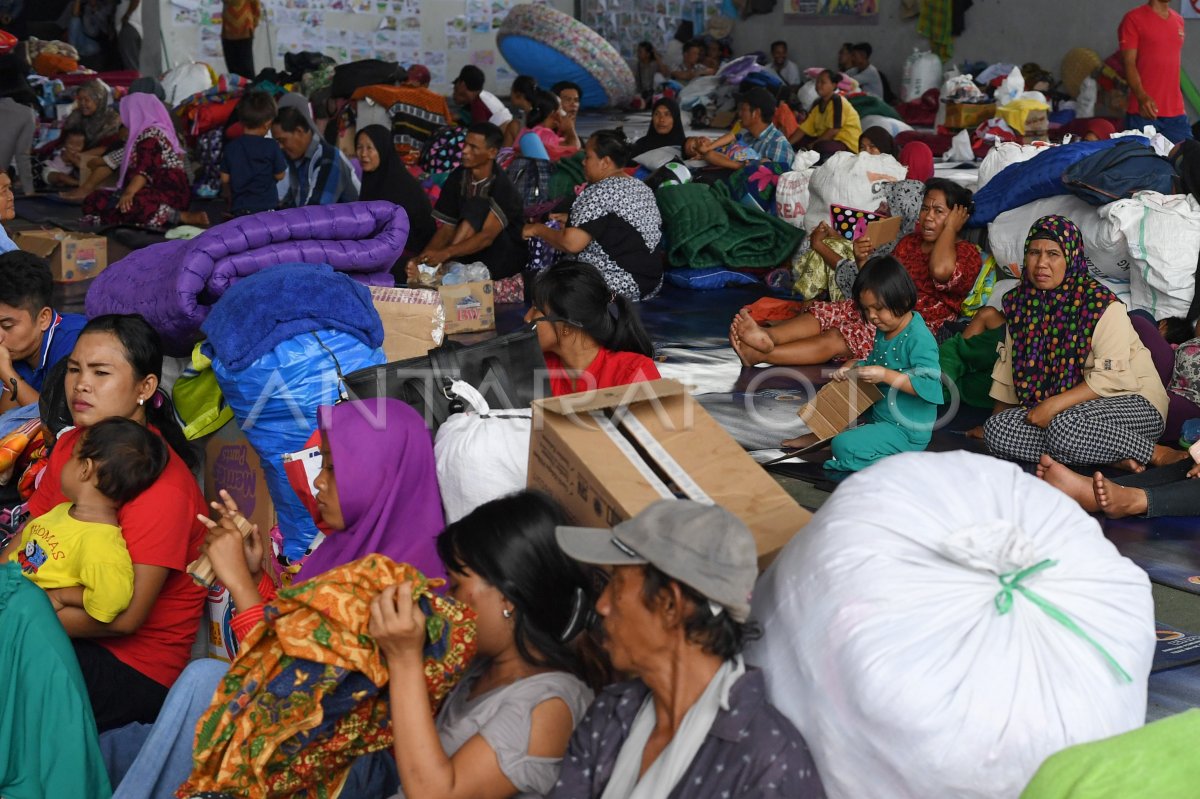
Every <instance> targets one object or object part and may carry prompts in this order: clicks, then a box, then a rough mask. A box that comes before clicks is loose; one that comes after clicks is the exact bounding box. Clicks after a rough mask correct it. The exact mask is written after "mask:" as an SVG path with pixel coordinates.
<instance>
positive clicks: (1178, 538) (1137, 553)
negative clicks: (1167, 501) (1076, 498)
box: [1101, 516, 1200, 594]
mask: <svg viewBox="0 0 1200 799" xmlns="http://www.w3.org/2000/svg"><path fill="white" fill-rule="evenodd" d="M1101 525H1102V526H1103V528H1104V536H1105V537H1106V538H1108V540H1110V541H1112V542H1113V543H1114V544H1116V547H1117V550H1118V551H1119V552H1120V553H1121V554H1122V555H1124V556H1125V557H1127V558H1129V559H1130V560H1132V561H1133V562H1134V563H1136V564H1137V565H1138V566H1141V567H1142V568H1143V569H1145V570H1146V573H1147V574H1149V575H1150V579H1151V580H1153V581H1154V582H1156V583H1159V584H1161V585H1167V586H1170V587H1171V588H1176V589H1178V590H1180V591H1186V592H1188V593H1190V594H1200V517H1196V516H1167V517H1160V518H1157V519H1143V518H1129V519H1104V520H1102V521H1101Z"/></svg>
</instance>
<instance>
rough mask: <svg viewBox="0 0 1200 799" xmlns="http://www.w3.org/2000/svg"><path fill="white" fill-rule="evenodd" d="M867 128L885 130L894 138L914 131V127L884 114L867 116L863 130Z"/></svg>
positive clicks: (863, 120)
mask: <svg viewBox="0 0 1200 799" xmlns="http://www.w3.org/2000/svg"><path fill="white" fill-rule="evenodd" d="M867 128H883V129H884V130H886V131H887V132H888V135H889V136H891V137H892V138H896V137H897V136H899V135H900V134H901V133H907V132H909V131H910V130H912V129H913V126H912V125H910V124H908V123H907V122H904V121H902V120H899V119H896V118H894V117H885V116H883V115H882V114H867V115H866V116H865V117H863V118H862V129H863V130H866V129H867Z"/></svg>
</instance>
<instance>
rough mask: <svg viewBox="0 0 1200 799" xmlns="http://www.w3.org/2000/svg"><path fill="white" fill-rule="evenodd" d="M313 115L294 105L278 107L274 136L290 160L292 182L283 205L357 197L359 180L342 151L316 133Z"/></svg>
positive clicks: (330, 203) (273, 129)
mask: <svg viewBox="0 0 1200 799" xmlns="http://www.w3.org/2000/svg"><path fill="white" fill-rule="evenodd" d="M315 132H316V125H315V124H314V123H313V122H312V119H311V117H308V116H306V115H305V113H304V112H302V111H299V110H298V109H295V108H291V107H286V106H285V107H284V108H280V109H279V113H278V114H276V116H275V122H274V124H273V125H272V126H271V137H272V138H273V139H275V141H277V142H279V146H280V147H281V148H283V154H284V156H285V157H286V158H287V161H288V174H289V176H290V183H289V185H288V190H287V194H286V195H285V196H284V198H283V202H282V203H281V206H282V207H283V208H299V207H301V206H305V205H332V204H333V203H352V202H354V201H355V200H357V199H358V191H359V185H360V184H359V181H358V176H357V175H356V174H355V173H354V167H352V166H350V161H349V160H347V159H346V156H345V155H343V154H342V151H341V150H339V149H338V148H336V147H334V146H333V145H332V144H329V143H328V142H326V141H325V140H324V139H323V138H321V137H320V136H317V135H315Z"/></svg>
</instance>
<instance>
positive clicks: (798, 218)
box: [775, 150, 820, 227]
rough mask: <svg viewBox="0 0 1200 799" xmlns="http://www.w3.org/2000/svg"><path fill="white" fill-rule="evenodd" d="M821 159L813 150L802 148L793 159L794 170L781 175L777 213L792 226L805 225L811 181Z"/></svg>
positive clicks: (777, 188) (777, 190) (776, 205)
mask: <svg viewBox="0 0 1200 799" xmlns="http://www.w3.org/2000/svg"><path fill="white" fill-rule="evenodd" d="M819 159H820V156H819V155H818V154H817V153H814V152H812V151H811V150H801V151H800V152H798V153H796V157H795V159H793V161H792V171H791V172H784V173H783V174H782V175H780V176H779V183H778V184H777V185H776V186H775V214H776V216H778V217H779V218H780V219H782V220H783V221H785V222H787V223H788V224H789V225H791V226H792V227H804V216H805V214H807V213H808V205H809V191H808V186H809V182H810V181H811V180H812V174H813V172H814V171H815V170H816V163H817V161H818V160H819Z"/></svg>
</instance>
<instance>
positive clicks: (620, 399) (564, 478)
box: [529, 380, 811, 567]
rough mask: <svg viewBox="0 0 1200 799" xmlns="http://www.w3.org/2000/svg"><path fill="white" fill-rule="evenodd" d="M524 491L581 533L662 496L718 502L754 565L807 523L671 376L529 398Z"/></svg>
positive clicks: (766, 560)
mask: <svg viewBox="0 0 1200 799" xmlns="http://www.w3.org/2000/svg"><path fill="white" fill-rule="evenodd" d="M529 487H530V488H536V489H540V490H542V491H545V492H546V493H548V494H549V495H550V496H552V497H554V498H555V499H556V500H558V501H559V502H560V503H561V504H562V505H563V507H564V508H565V509H566V511H567V514H568V515H569V516H570V517H571V520H572V522H573V523H575V524H579V525H583V526H587V527H612V526H613V525H615V524H617V523H618V522H621V521H624V520H625V519H628V518H630V517H632V516H635V515H637V514H638V513H639V512H641V511H642V510H643V509H644V508H646V507H647V506H648V505H650V504H651V503H653V502H655V501H657V500H659V499H664V498H667V499H670V498H685V499H686V498H690V499H694V500H697V501H700V502H713V503H716V504H718V505H721V506H722V507H724V508H726V509H727V510H729V511H730V512H731V513H733V514H734V515H735V516H737V517H738V518H740V519H741V520H742V521H744V522H745V523H746V525H747V526H748V527H749V528H750V530H751V532H752V533H753V534H754V538H755V541H756V542H757V545H758V556H759V566H760V567H765V566H766V565H767V564H768V563H769V562H770V561H771V559H772V558H774V556H775V554H776V553H777V552H778V551H779V550H780V549H781V548H782V547H783V545H784V544H786V543H787V542H788V541H789V540H790V539H791V538H792V536H793V535H795V534H796V531H797V530H799V529H800V528H801V527H803V526H804V525H805V524H807V523H808V520H809V518H811V514H810V513H809V512H808V511H806V510H804V509H803V508H801V507H800V506H799V505H797V504H796V502H795V500H793V499H792V498H791V497H790V496H789V495H788V494H787V492H786V491H784V490H783V488H781V487H780V485H779V483H777V482H776V481H775V479H774V478H773V477H771V476H770V475H769V474H767V472H766V471H764V470H763V469H762V468H761V467H760V466H759V465H758V464H757V463H755V462H754V460H753V459H752V458H751V457H750V456H749V455H748V454H746V452H745V450H743V449H742V448H741V446H740V445H739V444H738V443H737V442H736V441H734V440H733V438H731V437H730V435H729V434H728V433H726V432H725V430H724V429H723V428H722V427H721V426H720V425H719V424H717V422H716V421H715V420H714V419H713V418H712V417H711V416H709V415H708V413H707V412H706V411H705V410H704V409H703V408H702V407H701V406H700V404H699V403H698V402H696V400H695V399H694V398H693V397H692V396H691V395H690V394H688V393H687V390H686V389H685V388H684V386H683V385H682V384H680V383H678V382H677V381H674V380H656V381H654V382H652V383H635V384H633V385H630V386H620V387H617V388H612V389H606V390H603V391H595V392H584V393H581V394H569V395H567V396H563V397H552V398H548V399H542V400H537V401H535V402H534V403H533V435H532V437H531V439H530V444H529Z"/></svg>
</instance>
